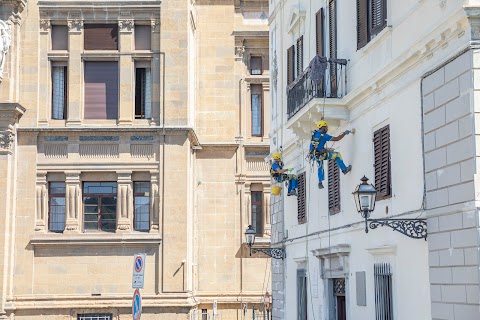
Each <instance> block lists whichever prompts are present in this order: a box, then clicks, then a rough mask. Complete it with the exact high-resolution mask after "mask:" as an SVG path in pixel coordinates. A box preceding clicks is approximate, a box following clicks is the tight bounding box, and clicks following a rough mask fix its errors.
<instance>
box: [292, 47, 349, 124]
mask: <svg viewBox="0 0 480 320" xmlns="http://www.w3.org/2000/svg"><path fill="white" fill-rule="evenodd" d="M346 66H347V60H346V59H333V60H327V59H326V58H324V57H320V56H316V57H315V58H314V59H313V60H312V61H311V62H310V65H309V67H308V68H307V69H306V70H305V71H304V72H303V73H302V74H301V75H299V76H298V78H297V79H295V81H293V82H292V83H291V84H290V85H289V86H288V87H287V113H288V119H290V118H291V117H293V116H294V115H295V114H296V113H297V112H298V111H300V110H301V109H302V108H303V107H304V106H305V105H306V104H307V103H309V102H310V101H311V100H312V99H314V98H342V97H344V96H345V95H346V94H347V74H346Z"/></svg>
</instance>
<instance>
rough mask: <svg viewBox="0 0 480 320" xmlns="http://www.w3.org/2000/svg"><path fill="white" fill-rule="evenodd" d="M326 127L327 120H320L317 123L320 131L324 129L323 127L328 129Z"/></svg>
mask: <svg viewBox="0 0 480 320" xmlns="http://www.w3.org/2000/svg"><path fill="white" fill-rule="evenodd" d="M326 126H328V123H327V121H325V120H320V121H318V122H317V127H318V129H322V128H323V127H326Z"/></svg>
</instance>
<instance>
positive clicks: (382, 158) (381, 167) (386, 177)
mask: <svg viewBox="0 0 480 320" xmlns="http://www.w3.org/2000/svg"><path fill="white" fill-rule="evenodd" d="M373 149H374V156H375V163H374V168H375V188H376V189H377V200H382V199H386V198H389V197H391V195H392V183H391V159H390V126H389V125H387V126H385V127H383V128H381V129H379V130H377V131H375V132H374V133H373Z"/></svg>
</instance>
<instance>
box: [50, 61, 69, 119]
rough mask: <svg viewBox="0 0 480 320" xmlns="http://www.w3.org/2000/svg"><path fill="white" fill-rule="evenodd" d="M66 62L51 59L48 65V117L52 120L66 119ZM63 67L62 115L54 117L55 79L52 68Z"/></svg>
mask: <svg viewBox="0 0 480 320" xmlns="http://www.w3.org/2000/svg"><path fill="white" fill-rule="evenodd" d="M67 64H68V62H67V61H52V62H51V66H50V81H51V86H52V90H51V99H50V105H51V108H50V112H51V116H50V118H51V119H52V120H67V117H68V114H67V112H68V65H67ZM55 68H63V112H62V113H63V116H62V117H61V118H54V97H55V94H56V91H55V81H54V73H55V72H54V69H55Z"/></svg>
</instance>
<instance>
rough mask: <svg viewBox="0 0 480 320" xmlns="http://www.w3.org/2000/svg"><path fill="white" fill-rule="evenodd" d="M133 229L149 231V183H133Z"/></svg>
mask: <svg viewBox="0 0 480 320" xmlns="http://www.w3.org/2000/svg"><path fill="white" fill-rule="evenodd" d="M133 196H134V200H133V201H134V204H133V207H134V210H135V212H134V218H133V220H134V229H135V230H137V231H150V182H134V183H133Z"/></svg>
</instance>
